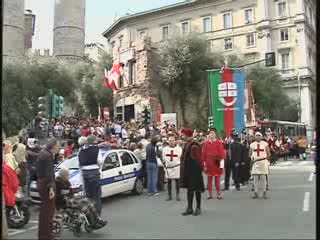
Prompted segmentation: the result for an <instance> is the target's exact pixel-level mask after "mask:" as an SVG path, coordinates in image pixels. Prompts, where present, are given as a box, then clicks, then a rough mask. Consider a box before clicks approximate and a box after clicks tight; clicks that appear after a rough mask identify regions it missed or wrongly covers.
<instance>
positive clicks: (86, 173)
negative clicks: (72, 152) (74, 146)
mask: <svg viewBox="0 0 320 240" xmlns="http://www.w3.org/2000/svg"><path fill="white" fill-rule="evenodd" d="M98 156H99V147H98V145H97V138H96V137H95V136H94V135H89V136H88V137H87V144H85V145H83V146H82V147H81V148H80V151H79V154H78V158H79V166H80V169H81V172H82V179H83V184H84V189H85V193H86V196H87V197H88V198H90V199H92V200H94V201H95V203H96V209H97V211H98V214H99V216H101V208H102V206H101V186H100V166H101V165H102V163H101V162H99V161H98Z"/></svg>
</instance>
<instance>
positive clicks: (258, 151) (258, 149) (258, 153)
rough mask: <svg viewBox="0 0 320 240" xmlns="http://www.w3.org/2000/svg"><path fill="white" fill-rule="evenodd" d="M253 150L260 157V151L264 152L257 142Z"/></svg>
mask: <svg viewBox="0 0 320 240" xmlns="http://www.w3.org/2000/svg"><path fill="white" fill-rule="evenodd" d="M253 151H254V152H257V156H258V157H260V152H264V149H262V148H260V144H257V149H254V150H253Z"/></svg>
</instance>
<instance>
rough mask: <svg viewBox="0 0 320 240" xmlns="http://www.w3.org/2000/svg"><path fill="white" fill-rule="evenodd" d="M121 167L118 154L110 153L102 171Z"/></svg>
mask: <svg viewBox="0 0 320 240" xmlns="http://www.w3.org/2000/svg"><path fill="white" fill-rule="evenodd" d="M117 167H120V162H119V158H118V155H117V153H115V152H114V153H110V154H109V155H108V156H107V157H106V159H105V160H104V163H103V166H102V171H106V170H109V169H113V168H117Z"/></svg>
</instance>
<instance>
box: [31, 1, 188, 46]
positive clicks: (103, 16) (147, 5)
mask: <svg viewBox="0 0 320 240" xmlns="http://www.w3.org/2000/svg"><path fill="white" fill-rule="evenodd" d="M60 1H61V0H60ZM54 2H55V0H25V9H31V10H32V12H33V13H34V14H35V15H36V23H35V33H34V36H33V43H32V44H33V46H32V48H33V49H45V48H47V49H50V52H52V45H53V43H52V41H53V14H54ZM178 2H183V0H118V1H115V0H86V19H85V33H86V38H85V43H90V42H100V43H102V44H104V45H107V40H106V39H105V38H104V37H102V35H101V34H102V32H104V31H105V30H106V29H107V28H108V27H109V26H110V25H111V24H112V23H113V22H114V19H115V17H117V18H119V17H121V16H124V15H126V13H128V12H129V13H131V14H133V13H137V12H141V11H145V10H150V9H153V8H158V7H162V6H165V5H169V4H174V3H178Z"/></svg>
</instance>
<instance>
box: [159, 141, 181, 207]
mask: <svg viewBox="0 0 320 240" xmlns="http://www.w3.org/2000/svg"><path fill="white" fill-rule="evenodd" d="M168 142H169V146H166V147H164V148H163V150H162V159H163V163H164V165H165V168H166V178H167V179H168V199H167V201H170V200H172V180H174V181H175V184H176V200H177V201H180V197H179V187H180V186H179V179H180V158H181V154H182V148H181V147H179V146H177V144H176V139H175V137H174V136H170V137H169V139H168Z"/></svg>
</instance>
